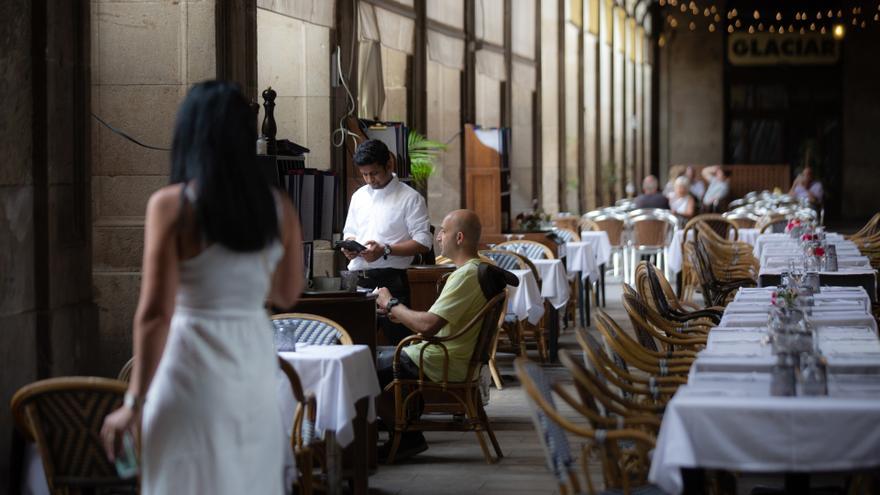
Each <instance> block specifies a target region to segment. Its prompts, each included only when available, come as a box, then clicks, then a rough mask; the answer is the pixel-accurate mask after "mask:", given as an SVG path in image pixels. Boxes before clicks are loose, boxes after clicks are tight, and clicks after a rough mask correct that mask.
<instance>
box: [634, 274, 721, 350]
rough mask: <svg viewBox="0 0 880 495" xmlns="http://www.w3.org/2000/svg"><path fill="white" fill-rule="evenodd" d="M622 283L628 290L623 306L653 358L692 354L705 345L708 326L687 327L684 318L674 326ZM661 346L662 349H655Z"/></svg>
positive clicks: (642, 343)
mask: <svg viewBox="0 0 880 495" xmlns="http://www.w3.org/2000/svg"><path fill="white" fill-rule="evenodd" d="M626 287H627V288H628V289H629V290H628V291H626V292H625V293H624V295H623V308H624V310H626V314H627V315H628V316H629V320H630V322H631V323H632V325H633V330H634V331H635V334H636V339H637V340H638V342H639V344H641V345H642V347H644V348H645V351H646V352H647V353H648V354H649V355H652V356H655V357H657V358H670V357H682V358H695V357H696V355H697V351H699V350H700V349H701V348H702V347H703V346H705V345H706V336H707V334H708V328H707V327H704V326H700V327H698V328H690V327H689V326H688V323H687V322H685V323H684V326H676V324H675V323H673V322H670V321H668V320H666V319H664V318H663V317H662V316H661V315H660V314H658V313H657V312H656V311H654V310H653V309H651V308H650V307H648V305H647V304H645V302H644V300H643V299H642V297H641V296H640V295H639V294H638V293H636V291H635V290H633V289H632V288H631V287H629V286H626ZM657 342H659V343H660V345H659V346H658V345H657ZM661 349H662V350H663V351H664V352H659V351H660V350H661Z"/></svg>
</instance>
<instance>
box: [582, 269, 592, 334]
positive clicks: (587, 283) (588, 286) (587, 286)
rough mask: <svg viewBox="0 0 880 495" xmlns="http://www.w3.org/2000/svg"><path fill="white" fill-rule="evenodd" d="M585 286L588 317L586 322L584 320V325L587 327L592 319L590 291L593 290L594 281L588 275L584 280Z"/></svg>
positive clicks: (585, 303)
mask: <svg viewBox="0 0 880 495" xmlns="http://www.w3.org/2000/svg"><path fill="white" fill-rule="evenodd" d="M583 286H584V307H585V308H586V310H587V311H586V312H587V315H586V316H587V318H586V322H584V325H583V326H584V328H586V327H588V326H590V320H591V318H590V291H591V290H592V287H593V283H592V281H591V280H590V277H587V279H586V280H585V281H584V282H583Z"/></svg>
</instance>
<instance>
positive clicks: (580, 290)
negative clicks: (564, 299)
mask: <svg viewBox="0 0 880 495" xmlns="http://www.w3.org/2000/svg"><path fill="white" fill-rule="evenodd" d="M577 291H578V295H577V297H578V309H580V311H579V313H580V321H581V328H586V326H587V323H586V321H584V319H585V317H586V311H587V310H586V309H584V280H583V278H581V274H580V272H578V274H577Z"/></svg>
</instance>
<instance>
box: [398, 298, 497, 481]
mask: <svg viewBox="0 0 880 495" xmlns="http://www.w3.org/2000/svg"><path fill="white" fill-rule="evenodd" d="M506 304H507V291H506V290H505V291H504V292H502V293H501V294H498V295H496V296H495V297H493V298H492V299H490V300H489V301H487V302H486V304H485V305H483V308H482V309H481V310H480V312H479V313H477V314H476V315H475V316H474V317H473V318H472V319H471V321H469V322H468V323H467V324H465V325H463V326H462V328H461V329H457V330H456V332H455V333H454V334H452V335H449V336H447V337H425V336H422V335H410V336H409V337H407V338H405V339H403V340H402V341H401V342H400V344H398V345H397V348H396V349H395V351H394V361H393V367H394V368H393V369H394V375H395V376H394V381H392V382H391V383H389V384H388V386H387V387H386V388H385V390H391V391H393V392H394V407H395V424H394V435H393V440H392V445H391V450H390V451H389V453H388V460H387V461H386V462H387V464H392V463H394V456H395V455H396V454H397V449H398V447H399V446H400V439H401V437H402V436H403V435H402V434H403V433H404V432H408V431H473V432H474V433H475V434H476V436H477V441H478V442H479V444H480V448H481V449H482V451H483V456H484V457H485V458H486V462H487V463H489V464H491V463H493V462H495V461H496V460H498V459H500V458H501V457H503V454H502V453H501V446H500V445H498V440H497V439H496V438H495V433H494V432H493V431H492V426H491V424H490V423H489V418H488V416H486V411H485V409H483V402H482V401H481V400H480V369H481V368H482V367H483V366H484V365H487V364H488V361H489V353H490V350H491V345H492V341H493V340H494V338H495V334H496V333H497V332H498V327H499V324H500V321H501V317H502V315H503V314H504V308H505V307H506ZM474 326H476V327H477V329H476V330H472V327H474ZM469 331H478V332H479V335H478V337H477V341H476V343H475V344H474V351H473V354H472V355H471V359H470V362H469V363H468V369H467V373H466V374H465V379H464V381H461V382H450V381H449V380H448V376H449V361H448V359H447V360H446V361H445V362H444V363H443V379H442V380H440V381H439V382H434V381H431V380H429V379H428V378H427V377H426V376H425V375H424V367H423V366H422V362H421V361H422V356H421V355H420V356H419V359H418V360H417V363H416V364H417V365H418V366H419V377H418V378H417V379H404V378H400V377H399V376H398V375H397V373H398V370H399V368H400V353H401V352H402V351H403V348H404V347H406V346H408V345H410V344H414V343H419V342H425V343H426V344H427V346H438V347H440V348H441V349H443V351H444V354H446V345H445V342H449V341H452V340H455V339H457V338H461V337H462V336H463V335H465V334H466V333H468V332H469ZM447 356H448V354H447ZM425 393H428V394H433V395H437V394H442V395H445V396H447V397H449V398H450V399H451V403H452V404H453V405H454V410H451V411H450V410H446V411H444V412H452V413H457V414H464V416H465V419H464V421H451V422H450V421H446V422H440V421H436V420H426V419H422V418H418V419H415V418H413V417H412V415H408V414H407V413H408V412H410V411H411V409H412V407H413V406H415V404H416V403H417V402H418V398H419V397H420V396H422V395H423V394H425ZM483 432H485V433H486V434H487V435H488V436H489V440H490V441H491V442H492V447H493V448H494V450H495V458H494V459H493V458H492V455H491V454H490V453H489V447H488V446H487V445H486V441H485V439H484V438H483Z"/></svg>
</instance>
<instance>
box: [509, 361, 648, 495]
mask: <svg viewBox="0 0 880 495" xmlns="http://www.w3.org/2000/svg"><path fill="white" fill-rule="evenodd" d="M514 367H515V368H516V374H517V376H518V377H519V380H520V382H521V383H522V386H523V389H524V390H525V392H526V397H527V398H528V403H529V408H530V410H531V412H532V422H533V424H534V427H535V432H536V433H537V434H538V439H539V441H540V443H541V446H542V447H543V448H544V454H545V457H546V459H547V468H548V469H549V470H550V472H552V473H553V475H554V476H555V477H556V481H557V483H558V489H559V493H561V494H563V495H568V494H581V493H590V494H596V493H598V492H597V486H596V484H597V483H596V482H595V481H594V480H593V479H592V477H591V476H590V470H589V462H590V459H591V458H593V455H594V453H597V454H598V455H599V458H600V462H601V463H602V475H603V480H602V481H603V484H604V487H605V490H606V491H603V492H601V493H623V494H627V495H628V494H631V493H639V494H649V493H661V492H659V491H657V490H656V489H655V488H654V487H652V486H650V485H648V484H647V479H648V470H649V469H650V451H651V450H652V449H653V448H654V443H655V437H654V436H653V435H651V434H649V433H646V432H644V431H642V430H638V429H633V428H625V427H624V428H610V429H606V428H602V429H594V428H588V427H584V426H581V425H578V424H575V423H573V422H571V421H569V420H568V419H566V418H565V417H563V416H562V415H561V414H560V413H559V410H558V409H557V408H556V404H555V402H554V399H553V392H554V391H555V392H557V394H558V393H559V391H560V390H562V389H561V388H559V387H552V386H551V384H550V380H549V379H548V378H547V375H545V374H544V370H543V368H541V367H540V366H539V365H537V364H536V363H534V362H532V361H529V360H527V359H525V358H521V357H520V358H517V359H516V361H514ZM563 400H564V398H563ZM624 423H625V422H624ZM625 426H627V425H626V424H625ZM567 435H572V436H573V437H575V438H576V439H577V440H578V443H580V452H579V453H580V462H579V464H580V466H579V469H578V466H577V465H578V463H577V462H576V460H575V457H574V456H573V455H572V450H571V444H570V443H569V440H568V436H567ZM578 471H580V472H578ZM582 483H583V484H585V485H586V492H585V491H584V489H583V488H582Z"/></svg>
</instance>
